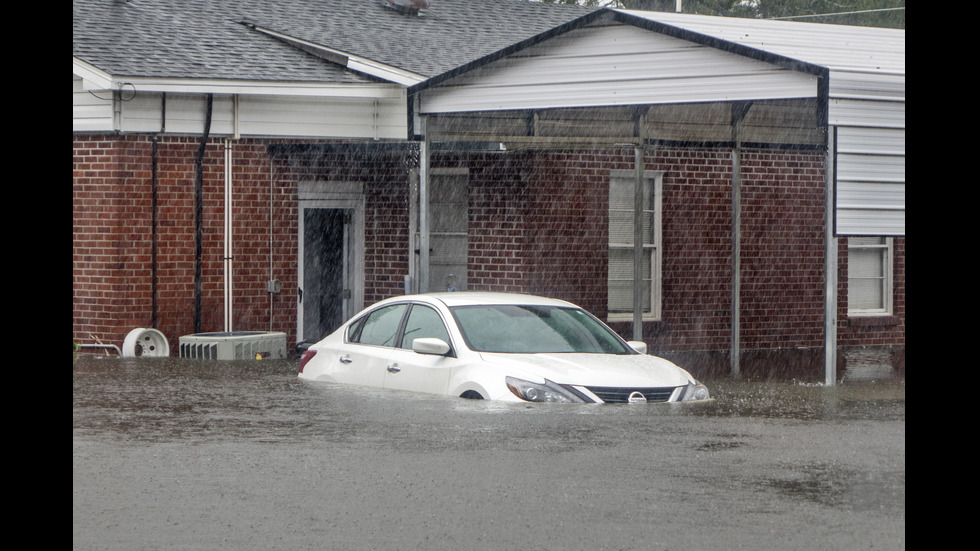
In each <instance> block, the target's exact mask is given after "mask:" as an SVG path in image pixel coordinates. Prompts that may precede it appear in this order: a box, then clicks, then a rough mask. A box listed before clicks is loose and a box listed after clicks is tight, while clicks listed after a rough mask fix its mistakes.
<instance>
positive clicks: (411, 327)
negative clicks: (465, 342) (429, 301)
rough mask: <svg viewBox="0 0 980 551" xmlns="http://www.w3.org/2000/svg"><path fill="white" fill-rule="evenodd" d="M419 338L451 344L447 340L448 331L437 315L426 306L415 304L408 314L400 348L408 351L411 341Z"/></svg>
mask: <svg viewBox="0 0 980 551" xmlns="http://www.w3.org/2000/svg"><path fill="white" fill-rule="evenodd" d="M421 338H437V339H442V340H443V341H445V342H446V343H447V344H450V345H451V344H452V342H451V341H450V340H449V331H446V325H445V324H444V323H443V322H442V317H441V316H439V313H438V312H436V311H435V310H433V309H432V308H429V307H428V306H421V305H419V304H416V305H414V306H412V311H411V312H409V314H408V321H407V322H406V323H405V335H404V337H402V345H401V347H402V348H406V349H410V348H412V341H413V340H415V339H421Z"/></svg>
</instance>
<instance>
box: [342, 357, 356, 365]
mask: <svg viewBox="0 0 980 551" xmlns="http://www.w3.org/2000/svg"><path fill="white" fill-rule="evenodd" d="M353 361H354V360H352V359H350V356H341V357H340V363H342V364H349V363H351V362H353Z"/></svg>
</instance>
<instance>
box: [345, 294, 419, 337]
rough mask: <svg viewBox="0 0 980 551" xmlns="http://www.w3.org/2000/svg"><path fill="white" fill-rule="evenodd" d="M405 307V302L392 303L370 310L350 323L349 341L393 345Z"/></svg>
mask: <svg viewBox="0 0 980 551" xmlns="http://www.w3.org/2000/svg"><path fill="white" fill-rule="evenodd" d="M405 308H407V305H405V304H394V305H392V306H386V307H384V308H379V309H377V310H375V311H373V312H371V313H370V314H368V315H367V316H365V318H364V320H363V321H360V322H357V323H355V324H353V325H351V332H350V333H349V338H350V341H351V342H358V343H361V344H374V345H378V346H394V343H395V336H396V334H397V333H398V326H399V325H400V324H401V321H402V315H403V314H404V313H405Z"/></svg>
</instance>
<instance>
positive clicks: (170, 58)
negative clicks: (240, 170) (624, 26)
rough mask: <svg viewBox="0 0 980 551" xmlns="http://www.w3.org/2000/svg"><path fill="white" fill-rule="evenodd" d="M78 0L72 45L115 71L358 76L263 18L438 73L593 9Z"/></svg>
mask: <svg viewBox="0 0 980 551" xmlns="http://www.w3.org/2000/svg"><path fill="white" fill-rule="evenodd" d="M430 4H431V6H430V8H429V9H427V10H425V11H424V12H422V14H421V15H409V14H404V13H399V12H397V11H395V10H393V9H391V8H388V7H385V6H384V5H383V0H130V1H128V2H127V1H125V0H73V2H72V25H73V26H72V55H73V56H74V57H76V58H79V59H81V60H83V61H85V62H87V63H90V64H91V65H93V66H95V67H96V68H99V69H101V70H103V71H106V72H107V73H109V74H112V75H114V76H131V77H155V78H192V79H234V80H257V81H299V82H330V83H358V82H370V81H371V79H370V77H366V76H364V75H360V74H357V73H354V72H352V71H348V70H346V69H344V68H342V67H339V66H337V65H334V64H331V63H328V62H326V61H323V60H321V59H318V58H316V57H314V56H312V55H310V54H307V53H304V52H302V51H300V50H299V49H297V48H295V47H292V46H290V45H287V44H286V43H284V42H282V41H280V40H277V39H275V38H272V37H270V36H267V35H265V34H262V33H259V32H257V31H255V30H253V29H250V28H249V27H247V26H245V25H243V24H242V22H243V21H245V20H248V21H250V22H252V23H254V24H255V25H258V26H261V27H264V28H267V29H270V30H272V31H276V32H279V33H283V34H286V35H290V36H292V37H295V38H299V39H302V40H306V41H309V42H313V43H316V44H318V45H321V46H326V47H329V48H334V49H337V50H341V51H344V52H346V53H348V54H353V55H356V56H360V57H364V58H368V59H371V60H373V61H377V62H380V63H383V64H385V65H390V66H393V67H397V68H400V69H404V70H407V71H411V72H414V73H417V74H420V75H423V76H427V77H431V76H435V75H439V74H442V73H444V72H446V71H449V70H451V69H454V68H456V67H459V66H460V65H463V64H465V63H468V62H471V61H473V60H476V59H479V58H482V57H484V56H487V55H490V54H492V53H494V52H496V51H499V50H501V49H504V48H506V47H508V46H510V45H512V44H515V43H517V42H520V41H522V40H525V39H527V38H530V37H533V36H535V35H537V34H540V33H543V32H546V31H548V30H550V29H552V28H553V27H555V26H558V25H561V24H563V23H566V22H568V21H571V20H574V19H577V18H578V17H581V16H584V15H586V14H588V13H589V12H590V11H592V10H591V9H589V8H583V7H579V6H566V5H556V4H544V3H539V2H526V1H520V0H430Z"/></svg>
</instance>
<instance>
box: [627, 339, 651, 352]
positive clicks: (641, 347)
mask: <svg viewBox="0 0 980 551" xmlns="http://www.w3.org/2000/svg"><path fill="white" fill-rule="evenodd" d="M626 344H628V345H630V348H632V349H633V350H636V351H637V352H639V353H640V354H646V353H647V343H645V342H643V341H629V342H627V343H626Z"/></svg>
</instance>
